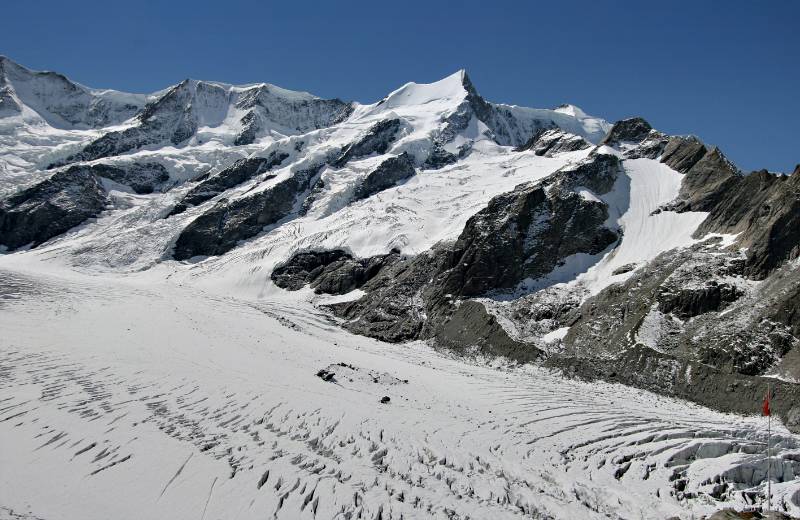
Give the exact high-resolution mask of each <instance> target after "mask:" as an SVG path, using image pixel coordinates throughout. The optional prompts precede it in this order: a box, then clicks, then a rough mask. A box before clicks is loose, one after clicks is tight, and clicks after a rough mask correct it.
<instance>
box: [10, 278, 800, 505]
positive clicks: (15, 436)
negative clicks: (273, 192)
mask: <svg viewBox="0 0 800 520" xmlns="http://www.w3.org/2000/svg"><path fill="white" fill-rule="evenodd" d="M0 311H1V312H0V331H2V333H1V335H2V343H1V344H2V347H1V348H0V444H2V445H3V446H4V449H3V450H2V451H1V452H0V518H14V519H17V518H41V519H45V520H56V519H59V518H84V519H92V518H97V519H106V518H116V519H126V518H130V519H141V518H170V519H184V518H185V519H192V520H202V519H216V518H226V519H233V518H259V519H264V518H286V519H298V518H321V519H328V518H370V519H373V518H382V519H388V518H429V517H430V518H460V519H466V518H473V519H479V518H519V517H526V518H660V519H663V518H666V517H669V516H671V515H678V516H679V517H681V518H689V517H690V516H689V515H691V514H695V515H699V514H703V513H708V512H710V511H714V510H717V509H719V508H720V507H721V506H722V505H724V504H725V502H723V503H720V502H717V501H716V500H715V499H714V498H713V497H714V496H723V495H724V496H727V497H729V499H728V503H731V502H733V503H735V505H738V506H739V507H742V506H743V505H745V504H746V503H747V501H748V500H750V499H752V498H753V497H755V495H756V493H757V492H758V491H759V489H756V488H753V489H750V488H751V484H750V483H751V482H753V481H760V480H761V479H762V477H761V476H759V472H764V471H766V465H765V462H764V459H763V455H762V453H763V451H764V441H765V431H764V426H765V424H764V422H763V420H762V419H761V418H760V417H739V416H732V415H724V414H720V413H716V412H713V411H709V410H707V409H704V408H700V407H697V406H693V405H690V404H687V403H684V402H679V401H675V400H670V399H666V398H663V397H658V396H655V395H652V394H649V393H645V392H639V391H636V390H632V389H629V388H626V387H621V386H616V385H607V384H589V383H583V382H576V381H573V380H568V379H563V378H561V377H559V376H557V375H555V374H552V373H549V372H545V371H543V370H540V369H536V368H526V369H522V368H512V367H507V366H500V365H498V364H497V363H495V366H485V365H483V366H481V365H477V364H476V365H472V364H468V363H466V362H464V361H460V360H454V359H450V358H448V357H445V356H442V355H440V354H438V353H436V352H435V351H433V350H431V349H430V348H428V347H427V346H425V345H423V344H409V345H388V344H382V343H379V342H376V341H373V340H370V339H366V338H363V337H358V336H352V335H349V334H347V333H345V332H342V331H341V330H340V329H338V328H337V327H336V326H335V324H333V323H331V322H330V321H329V320H328V318H326V317H325V316H324V315H322V314H320V313H319V312H318V311H316V310H314V308H313V307H311V306H310V305H309V304H307V303H305V302H302V301H300V300H299V299H296V300H293V301H289V300H285V301H280V302H273V303H270V302H259V303H251V302H247V301H238V300H234V299H230V298H226V297H220V296H214V295H211V294H206V293H201V292H199V291H197V290H196V289H190V288H187V287H181V286H179V285H177V284H169V283H164V282H161V283H160V284H153V283H152V282H151V283H145V282H144V281H143V280H142V279H140V278H137V277H136V276H131V277H127V278H125V277H116V278H101V277H92V278H84V277H80V276H78V275H75V274H72V275H70V278H69V279H66V278H61V277H57V276H52V275H45V274H38V273H32V272H29V273H21V272H12V271H2V272H0ZM384 397H388V398H389V401H388V402H385V403H382V402H381V400H384V401H385V400H386V399H383V398H384ZM773 442H774V451H775V453H776V458H775V460H776V469H775V471H784V472H791V471H794V472H795V473H798V472H800V468H798V467H797V466H798V465H800V463H798V462H796V461H798V460H800V449H799V448H800V439H798V437H797V436H793V435H791V434H788V433H787V432H786V431H785V430H783V429H782V428H778V429H777V435H775V436H774V438H773ZM6 448H8V449H6ZM778 461H779V462H778ZM778 466H780V469H777V467H778ZM787 480H791V478H789V479H787ZM737 486H738V488H739V489H740V490H741V491H733V492H732V488H735V487H737ZM782 486H785V487H782ZM773 490H774V493H775V497H776V498H775V500H777V501H778V502H779V503H785V504H787V506H788V507H789V508H790V510H791V508H792V507H793V506H792V505H791V504H792V500H793V499H794V500H796V498H797V497H793V496H792V493H796V492H797V491H796V490H792V488H791V486H790V484H787V485H780V484H778V485H775V486H774V487H773Z"/></svg>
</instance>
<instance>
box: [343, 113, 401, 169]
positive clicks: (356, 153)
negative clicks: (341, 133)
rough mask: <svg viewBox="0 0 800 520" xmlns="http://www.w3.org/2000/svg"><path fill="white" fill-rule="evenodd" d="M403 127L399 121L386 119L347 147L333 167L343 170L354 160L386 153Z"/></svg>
mask: <svg viewBox="0 0 800 520" xmlns="http://www.w3.org/2000/svg"><path fill="white" fill-rule="evenodd" d="M401 126H402V124H401V121H400V120H399V119H385V120H383V121H379V122H378V123H375V124H374V125H372V127H370V129H369V130H368V131H367V133H366V134H365V135H363V136H362V137H361V138H359V139H358V140H357V141H355V142H353V143H350V144H349V145H348V146H346V147H345V148H344V150H342V153H341V154H340V155H339V157H338V158H336V160H334V161H333V162H332V163H331V166H333V167H334V168H341V167H342V166H344V165H345V164H347V163H348V161H351V160H353V159H358V158H360V157H366V156H368V155H372V154H374V153H377V154H384V153H386V151H387V150H388V149H389V145H391V144H392V142H393V141H394V140H395V136H396V135H397V132H399V131H400V128H401Z"/></svg>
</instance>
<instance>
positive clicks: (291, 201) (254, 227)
mask: <svg viewBox="0 0 800 520" xmlns="http://www.w3.org/2000/svg"><path fill="white" fill-rule="evenodd" d="M323 166H324V165H316V166H312V167H310V168H305V169H300V170H297V171H295V172H294V173H293V175H292V176H291V177H289V178H288V179H285V180H282V181H280V182H278V183H276V184H274V185H273V186H270V187H269V188H266V189H264V190H261V191H258V192H256V193H253V194H249V195H244V196H242V197H240V198H237V199H233V200H225V199H223V200H221V201H219V202H218V203H217V204H215V205H214V206H213V207H212V208H210V209H209V210H207V211H206V212H205V213H203V214H202V215H200V216H199V217H197V218H196V219H195V220H193V221H192V222H191V223H190V224H189V225H188V226H187V227H186V229H184V230H183V232H182V233H181V234H180V235H179V236H178V239H177V241H176V243H175V250H174V253H173V256H174V258H175V259H176V260H187V259H189V258H192V257H194V256H210V255H221V254H224V253H226V252H228V251H230V250H231V249H233V248H234V247H236V245H237V243H238V242H239V241H241V240H246V239H248V238H252V237H254V236H255V235H257V234H259V233H261V232H262V231H263V230H264V228H265V227H266V226H269V225H272V224H275V223H277V222H278V221H280V220H282V219H284V218H286V217H288V216H290V215H292V214H293V213H296V212H297V211H298V210H299V209H300V208H299V206H300V204H301V202H302V200H303V195H304V194H305V193H306V192H307V190H308V189H309V188H310V186H311V185H312V184H313V182H314V181H315V180H316V179H317V178H318V177H319V173H320V171H321V170H322V168H323Z"/></svg>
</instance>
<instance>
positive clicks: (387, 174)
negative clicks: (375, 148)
mask: <svg viewBox="0 0 800 520" xmlns="http://www.w3.org/2000/svg"><path fill="white" fill-rule="evenodd" d="M415 173H416V171H415V170H414V163H413V162H412V160H411V156H409V155H408V153H406V152H403V153H402V154H400V155H398V156H397V157H390V158H389V159H386V160H385V161H383V162H382V163H381V164H379V165H378V167H377V168H375V170H373V171H372V172H370V173H369V175H367V176H366V178H365V179H364V180H363V181H362V182H361V184H359V185H358V187H357V188H356V190H355V193H354V194H353V200H362V199H366V198H368V197H371V196H373V195H375V194H376V193H378V192H381V191H383V190H387V189H389V188H391V187H393V186H395V185H397V184H398V183H400V182H402V181H404V180H406V179H408V178H410V177H413V176H414V174H415Z"/></svg>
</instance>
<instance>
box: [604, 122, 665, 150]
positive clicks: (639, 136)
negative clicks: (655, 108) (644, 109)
mask: <svg viewBox="0 0 800 520" xmlns="http://www.w3.org/2000/svg"><path fill="white" fill-rule="evenodd" d="M652 129H653V127H652V126H650V123H648V122H647V121H645V120H644V119H642V118H641V117H631V118H630V119H623V120H621V121H617V122H616V123H614V126H612V127H611V130H609V131H608V134H607V135H606V136H605V137H604V138H603V140H602V141H600V144H607V145H610V146H613V145H616V144H620V143H625V142H630V143H640V142H642V141H644V140H645V139H646V138H647V137H648V135H649V134H650V131H651V130H652Z"/></svg>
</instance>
